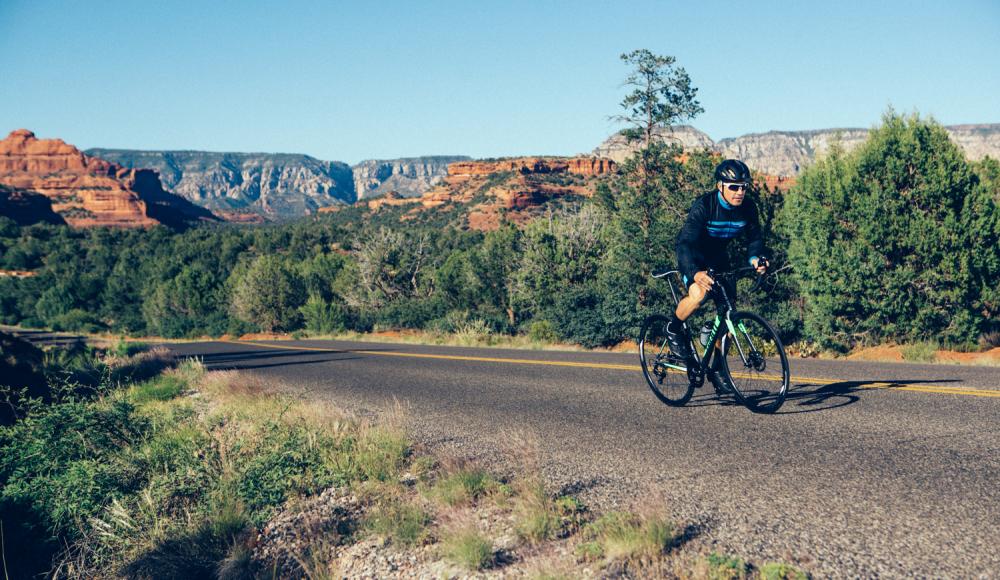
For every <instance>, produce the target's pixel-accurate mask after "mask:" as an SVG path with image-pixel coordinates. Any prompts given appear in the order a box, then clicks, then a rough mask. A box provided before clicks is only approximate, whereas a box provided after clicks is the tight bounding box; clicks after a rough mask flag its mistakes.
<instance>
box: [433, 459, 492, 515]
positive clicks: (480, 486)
mask: <svg viewBox="0 0 1000 580" xmlns="http://www.w3.org/2000/svg"><path fill="white" fill-rule="evenodd" d="M496 485H497V482H496V480H495V479H493V477H492V476H490V475H489V474H488V473H486V472H485V471H483V470H482V469H476V468H471V469H460V470H458V471H456V472H454V473H450V474H447V475H445V476H443V477H442V478H441V479H439V480H438V481H437V483H435V484H434V487H433V488H431V491H430V495H431V497H433V498H435V499H437V500H439V501H440V502H441V503H443V504H444V505H447V506H457V505H468V504H471V503H473V502H474V501H476V500H477V499H479V498H480V497H482V496H483V495H485V494H486V493H487V492H489V491H490V490H491V489H493V488H494V487H496Z"/></svg>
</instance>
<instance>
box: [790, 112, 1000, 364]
mask: <svg viewBox="0 0 1000 580" xmlns="http://www.w3.org/2000/svg"><path fill="white" fill-rule="evenodd" d="M782 222H783V223H784V224H785V227H786V228H787V232H788V234H789V237H790V242H789V250H788V251H789V258H790V259H791V260H792V262H793V263H794V266H795V272H796V273H797V276H798V278H799V280H800V283H801V291H802V293H803V296H804V299H805V331H806V333H807V335H809V336H810V337H811V338H813V339H816V340H818V341H820V342H821V343H822V344H824V345H825V346H832V347H839V348H849V347H851V346H854V345H856V344H868V343H876V342H880V341H884V340H895V341H911V340H927V339H932V340H941V341H945V342H951V343H968V342H972V341H974V340H975V339H976V337H977V335H978V333H979V332H981V331H982V330H984V329H985V328H986V327H987V326H989V325H990V324H995V323H996V319H997V315H998V303H997V290H996V287H997V284H998V281H1000V256H998V253H997V243H998V239H1000V212H998V210H997V206H996V204H995V203H994V200H993V199H992V197H991V195H990V193H989V191H988V190H987V188H985V187H983V186H982V185H981V184H980V183H979V179H978V177H977V176H976V175H975V173H974V172H973V171H972V169H971V167H970V165H969V163H968V162H967V161H966V159H965V156H964V155H963V153H962V151H961V150H960V149H959V148H958V147H957V146H956V145H955V144H954V143H952V142H951V141H950V139H949V137H948V134H947V132H946V131H945V130H944V128H942V127H941V126H940V125H938V124H937V123H935V122H933V121H927V120H922V119H920V118H919V117H918V116H916V115H913V116H909V117H904V116H901V115H898V114H896V113H894V112H892V111H889V112H888V113H887V114H886V115H885V116H884V119H883V123H882V125H881V126H880V127H877V128H876V129H874V130H872V132H871V134H870V135H869V137H868V140H867V141H866V142H865V143H864V144H863V145H862V146H861V147H860V148H859V149H858V150H856V151H855V152H852V153H850V154H847V153H844V152H843V151H842V150H840V149H839V148H837V147H834V148H833V150H832V151H831V153H830V154H829V156H828V157H827V158H825V159H823V160H821V161H819V162H817V163H816V164H815V165H814V166H812V167H811V168H809V169H807V170H806V171H805V172H803V174H802V175H801V176H800V178H799V181H798V183H797V185H796V186H795V187H794V188H792V190H791V191H790V192H789V196H788V199H787V202H786V206H785V215H784V216H783V218H782Z"/></svg>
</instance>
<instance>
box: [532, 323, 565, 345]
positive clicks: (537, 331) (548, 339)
mask: <svg viewBox="0 0 1000 580" xmlns="http://www.w3.org/2000/svg"><path fill="white" fill-rule="evenodd" d="M528 338H530V339H531V340H532V341H534V342H543V343H552V342H555V341H556V339H557V338H558V337H557V336H556V331H555V328H553V326H552V323H551V322H549V321H548V320H534V321H532V322H531V325H530V326H528Z"/></svg>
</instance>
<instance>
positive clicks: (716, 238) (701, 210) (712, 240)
mask: <svg viewBox="0 0 1000 580" xmlns="http://www.w3.org/2000/svg"><path fill="white" fill-rule="evenodd" d="M740 234H745V235H746V236H747V239H748V240H749V246H748V248H747V249H748V254H749V255H748V256H747V257H748V259H750V260H753V259H754V258H758V257H760V256H762V255H764V239H763V236H762V234H761V230H760V219H759V217H758V215H757V206H755V205H754V203H753V202H752V201H750V200H749V198H744V201H743V203H742V204H740V205H738V206H733V205H730V204H728V203H726V200H725V199H724V198H723V197H722V192H720V191H718V190H715V191H710V192H708V193H706V194H704V195H702V196H701V197H699V198H698V199H696V200H695V201H694V203H692V204H691V210H690V211H689V212H688V216H687V220H685V222H684V227H683V228H681V233H680V235H679V236H677V262H678V269H679V270H680V271H681V274H683V275H684V276H685V278H686V279H687V282H686V283H688V284H690V283H691V282H693V281H694V275H695V273H696V272H699V271H701V270H705V269H707V268H714V269H717V270H725V269H728V266H727V263H726V246H728V245H729V241H730V240H732V239H733V238H735V237H736V236H738V235H740Z"/></svg>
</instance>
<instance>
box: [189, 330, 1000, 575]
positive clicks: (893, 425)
mask: <svg viewBox="0 0 1000 580" xmlns="http://www.w3.org/2000/svg"><path fill="white" fill-rule="evenodd" d="M171 348H172V349H173V350H174V351H175V352H176V353H177V354H179V355H183V356H199V357H201V358H202V359H203V360H204V362H205V364H206V365H207V366H208V367H209V368H211V369H243V370H245V371H252V372H254V373H259V374H261V375H265V376H269V377H273V378H276V379H279V380H280V381H282V382H284V383H286V384H288V385H292V386H293V387H294V388H297V389H302V390H304V391H306V392H308V393H309V396H310V397H315V398H318V399H321V400H329V401H330V402H332V403H334V404H336V405H337V406H340V407H343V408H347V409H349V410H353V411H356V412H361V413H366V412H377V411H379V410H384V409H386V408H387V407H389V406H390V405H392V404H393V401H399V402H400V403H402V405H403V407H404V408H405V409H406V417H407V418H408V421H409V423H410V425H411V426H412V428H413V431H414V433H415V435H416V437H417V439H418V440H420V441H423V442H425V443H427V444H429V445H430V446H432V447H434V448H438V449H443V450H446V451H451V452H454V453H459V454H462V455H471V456H474V457H477V458H478V459H480V460H481V461H483V462H485V463H487V464H489V465H491V466H492V467H494V468H496V469H499V470H501V471H506V472H509V473H516V472H517V471H518V470H519V469H522V467H520V466H521V465H523V464H525V463H535V462H537V463H538V464H540V466H541V469H542V471H543V473H544V474H545V476H546V478H547V479H548V481H549V482H550V483H551V484H552V485H553V486H554V487H555V488H557V489H558V488H560V487H561V488H563V489H564V490H565V491H571V492H574V493H577V494H578V495H579V496H580V497H581V499H583V501H584V502H585V503H586V504H588V505H591V506H595V507H597V508H599V509H614V508H633V507H635V506H636V505H640V506H641V505H643V504H646V505H653V506H660V507H662V508H664V509H666V510H667V512H668V513H669V514H670V515H671V516H672V517H673V518H674V520H675V521H677V522H681V523H682V524H683V525H685V526H686V532H687V536H688V538H689V541H690V542H692V543H693V544H692V547H695V548H703V549H706V550H707V549H714V550H718V551H724V552H728V553H733V554H738V555H742V556H745V557H748V558H750V559H751V560H752V561H754V562H756V563H758V564H760V563H764V562H766V561H769V560H783V561H786V562H793V563H797V564H798V565H799V566H801V567H802V568H804V569H806V570H809V571H811V572H812V573H814V574H815V575H817V576H821V577H825V576H832V577H874V576H880V577H955V578H977V577H983V578H993V577H1000V427H998V419H1000V368H996V367H992V368H991V367H966V366H946V365H918V364H893V363H884V364H876V363H849V362H839V361H817V360H806V359H793V360H792V361H791V364H792V390H791V391H790V394H789V397H788V399H787V401H786V403H785V405H784V406H783V407H782V409H781V411H780V412H779V413H778V414H776V415H773V416H766V415H756V414H752V413H750V412H748V411H747V410H745V409H743V408H742V407H738V406H735V405H733V404H731V403H730V402H729V401H726V400H724V399H719V398H718V397H716V396H715V394H714V392H713V391H712V389H711V387H705V388H703V389H701V390H699V391H697V392H696V394H695V397H694V399H692V401H691V403H690V404H689V405H688V406H687V407H684V408H680V409H678V408H672V407H667V406H665V405H662V404H661V403H659V401H657V400H656V399H655V398H654V396H653V394H652V393H651V392H650V391H649V390H648V388H647V387H646V386H645V383H644V381H643V379H642V375H641V373H640V372H639V369H638V363H637V357H636V356H635V355H625V354H612V353H580V352H551V351H524V350H500V349H481V348H454V347H428V346H414V345H401V344H384V343H359V342H332V341H299V342H255V343H227V342H205V343H187V344H175V345H171ZM525 440H528V441H529V442H533V444H534V446H535V447H537V450H536V451H535V452H531V451H530V450H531V448H532V445H525V444H524V443H523V442H524V441H525ZM526 454H527V455H528V456H529V457H525V455H526Z"/></svg>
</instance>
